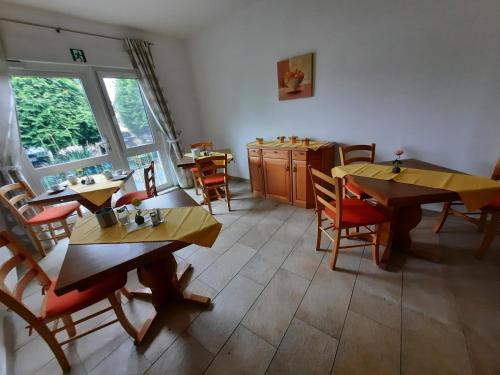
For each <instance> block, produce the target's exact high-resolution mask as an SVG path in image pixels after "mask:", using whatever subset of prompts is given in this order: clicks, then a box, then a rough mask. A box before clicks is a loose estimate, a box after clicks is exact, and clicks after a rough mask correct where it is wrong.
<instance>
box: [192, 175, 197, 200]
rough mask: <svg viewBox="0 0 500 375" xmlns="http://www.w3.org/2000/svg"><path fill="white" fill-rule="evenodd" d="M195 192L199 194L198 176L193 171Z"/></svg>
mask: <svg viewBox="0 0 500 375" xmlns="http://www.w3.org/2000/svg"><path fill="white" fill-rule="evenodd" d="M193 183H194V192H195V193H196V195H198V177H196V175H195V174H194V173H193Z"/></svg>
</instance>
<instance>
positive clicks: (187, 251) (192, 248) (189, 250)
mask: <svg viewBox="0 0 500 375" xmlns="http://www.w3.org/2000/svg"><path fill="white" fill-rule="evenodd" d="M200 248H201V246H198V245H189V246H186V247H185V248H183V249H180V250H177V251H176V252H175V253H174V254H175V255H176V256H178V257H181V258H182V259H187V258H189V257H190V256H191V255H193V254H194V253H196V252H197V251H198V250H199V249H200Z"/></svg>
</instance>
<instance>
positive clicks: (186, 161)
mask: <svg viewBox="0 0 500 375" xmlns="http://www.w3.org/2000/svg"><path fill="white" fill-rule="evenodd" d="M210 154H228V160H227V162H228V163H231V162H232V161H233V160H234V159H233V154H232V152H231V150H230V149H228V148H223V149H218V150H213V151H210ZM209 156H210V155H209ZM195 166H196V161H195V158H194V157H193V155H192V154H191V153H185V154H184V155H182V158H180V159H179V161H178V162H177V167H178V168H182V169H191V168H193V167H195Z"/></svg>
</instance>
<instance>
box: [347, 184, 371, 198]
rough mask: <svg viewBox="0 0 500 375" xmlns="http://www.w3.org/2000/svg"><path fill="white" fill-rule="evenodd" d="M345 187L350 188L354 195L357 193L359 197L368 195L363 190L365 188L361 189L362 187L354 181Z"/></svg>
mask: <svg viewBox="0 0 500 375" xmlns="http://www.w3.org/2000/svg"><path fill="white" fill-rule="evenodd" d="M345 188H346V189H347V190H349V191H350V192H351V193H353V194H354V195H357V196H358V197H361V196H365V195H366V194H365V192H364V191H363V189H361V187H360V186H358V185H357V184H355V183H354V182H347V183H346V184H345Z"/></svg>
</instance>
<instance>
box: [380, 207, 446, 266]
mask: <svg viewBox="0 0 500 375" xmlns="http://www.w3.org/2000/svg"><path fill="white" fill-rule="evenodd" d="M421 220H422V208H421V207H420V205H416V206H402V207H395V208H394V211H393V213H392V220H391V222H390V223H388V224H383V225H382V237H381V244H382V245H384V246H385V247H386V249H385V251H384V254H383V255H382V259H381V260H380V268H383V269H386V268H387V264H388V262H389V258H390V256H391V252H392V251H393V250H394V251H401V252H404V253H406V254H409V255H412V256H415V257H418V258H424V259H427V260H431V261H434V262H439V261H440V258H439V256H436V255H433V254H428V253H421V252H417V251H414V250H412V248H411V244H412V240H411V235H410V231H411V230H412V229H413V228H415V227H416V226H417V225H418V224H419V223H420V221H421Z"/></svg>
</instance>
